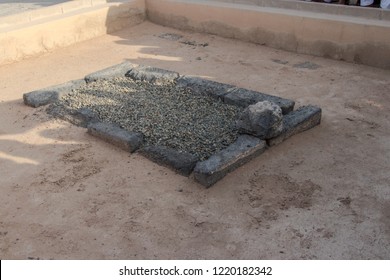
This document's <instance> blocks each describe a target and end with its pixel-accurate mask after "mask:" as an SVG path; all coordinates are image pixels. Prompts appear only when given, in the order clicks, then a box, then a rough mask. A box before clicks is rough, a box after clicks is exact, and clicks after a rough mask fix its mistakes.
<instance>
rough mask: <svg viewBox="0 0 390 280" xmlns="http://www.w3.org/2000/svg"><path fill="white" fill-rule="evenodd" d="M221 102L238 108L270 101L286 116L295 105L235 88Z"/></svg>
mask: <svg viewBox="0 0 390 280" xmlns="http://www.w3.org/2000/svg"><path fill="white" fill-rule="evenodd" d="M223 101H224V102H225V103H228V104H232V105H236V106H240V107H248V106H249V105H252V104H256V103H257V102H261V101H270V102H273V103H275V104H277V105H278V106H279V107H280V108H282V112H283V114H288V113H289V112H291V111H292V110H294V105H295V102H294V101H293V100H290V99H285V98H281V97H278V96H273V95H268V94H265V93H261V92H258V91H253V90H248V89H244V88H235V89H233V90H231V91H230V92H229V93H228V94H226V95H224V96H223Z"/></svg>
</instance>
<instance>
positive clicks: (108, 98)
mask: <svg viewBox="0 0 390 280" xmlns="http://www.w3.org/2000/svg"><path fill="white" fill-rule="evenodd" d="M56 105H57V106H69V107H71V108H73V109H81V108H89V109H90V110H92V111H93V112H95V113H96V114H97V116H98V117H99V118H100V120H101V121H104V122H110V123H116V124H118V125H119V126H120V127H122V128H124V129H126V130H129V131H135V132H141V133H143V134H144V136H145V142H146V144H147V145H162V146H167V147H170V148H173V149H176V150H178V151H183V152H188V153H191V154H193V155H195V156H198V157H199V158H200V160H205V159H207V158H208V157H210V156H211V155H212V154H214V153H215V152H216V151H219V150H221V149H223V148H226V147H227V146H228V145H230V144H231V143H233V142H234V141H235V140H236V139H237V137H238V132H237V129H236V125H235V122H236V120H237V119H238V118H239V114H240V113H241V111H242V108H239V107H236V106H233V105H228V104H224V103H222V102H221V101H217V100H215V99H213V98H211V97H209V96H205V95H201V94H197V93H193V92H191V91H190V90H189V89H187V88H178V87H176V86H175V84H163V85H155V84H151V83H148V82H141V81H133V80H132V79H130V78H126V77H117V78H112V79H110V80H98V81H96V82H92V83H89V84H87V85H85V86H83V87H81V88H79V89H77V90H73V92H71V93H68V94H66V95H64V96H62V98H61V99H60V101H58V102H57V104H56Z"/></svg>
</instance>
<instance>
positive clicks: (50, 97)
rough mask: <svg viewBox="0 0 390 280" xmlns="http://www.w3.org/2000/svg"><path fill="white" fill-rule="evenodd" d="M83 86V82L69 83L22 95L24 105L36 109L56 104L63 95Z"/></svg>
mask: <svg viewBox="0 0 390 280" xmlns="http://www.w3.org/2000/svg"><path fill="white" fill-rule="evenodd" d="M83 85H85V81H84V80H74V81H69V82H66V83H63V84H60V85H55V86H52V87H48V88H45V89H41V90H35V91H32V92H28V93H25V94H23V101H24V104H26V105H28V106H31V107H34V108H37V107H40V106H44V105H47V104H50V103H53V102H56V101H57V100H58V99H59V98H61V96H62V95H63V94H66V93H69V92H71V91H72V89H76V88H79V87H81V86H83Z"/></svg>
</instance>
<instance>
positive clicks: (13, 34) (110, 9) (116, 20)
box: [0, 0, 145, 65]
mask: <svg viewBox="0 0 390 280" xmlns="http://www.w3.org/2000/svg"><path fill="white" fill-rule="evenodd" d="M144 19H145V1H144V0H127V1H110V2H108V1H102V0H78V1H71V2H67V3H63V4H61V5H55V6H51V7H48V8H42V9H37V10H34V11H32V12H26V13H21V14H16V15H14V16H10V17H4V18H0V65H1V64H8V63H12V62H15V61H18V60H21V59H24V58H26V57H30V56H35V55H38V54H42V53H44V52H47V51H50V50H54V49H56V48H60V47H65V46H69V45H72V44H75V43H77V42H81V41H85V40H88V39H91V38H94V37H97V36H101V35H104V34H106V33H109V32H114V31H117V30H120V29H122V28H124V27H128V26H131V25H135V24H138V23H140V22H142V21H143V20H144Z"/></svg>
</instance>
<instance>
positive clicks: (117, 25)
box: [0, 0, 390, 69]
mask: <svg viewBox="0 0 390 280" xmlns="http://www.w3.org/2000/svg"><path fill="white" fill-rule="evenodd" d="M363 11H367V12H366V13H363V14H362V12H363ZM146 15H147V17H148V19H149V20H150V21H152V22H154V23H157V24H161V25H165V26H170V27H173V28H178V29H183V30H193V31H197V32H205V33H210V34H216V35H219V36H223V37H228V38H236V39H239V40H245V41H249V42H254V43H258V44H263V45H267V46H270V47H273V48H278V49H283V50H287V51H292V52H298V53H304V54H311V55H317V56H324V57H329V58H333V59H338V60H345V61H349V62H356V63H362V64H366V65H371V66H376V67H382V68H387V69H390V11H384V10H381V9H369V8H359V7H357V8H354V7H344V6H338V5H321V4H318V3H306V2H303V1H297V2H296V1H291V0H288V1H286V0H279V1H276V0H214V1H206V0H198V1H190V0H117V1H115V0H113V1H109V2H108V3H107V1H106V0H75V1H71V2H66V3H63V4H61V5H55V6H51V7H48V8H43V9H38V10H35V11H32V12H29V13H23V14H18V15H14V16H11V17H6V18H0V65H1V64H7V63H12V62H14V61H18V60H21V59H24V58H26V57H30V56H35V55H39V54H41V53H44V52H47V51H50V50H54V49H56V48H60V47H65V46H68V45H71V44H74V43H77V42H80V41H84V40H88V39H91V38H94V37H97V36H101V35H103V34H106V33H108V32H114V31H116V30H120V29H122V28H124V27H128V26H131V25H134V24H138V23H140V22H142V21H143V20H144V19H145V17H146Z"/></svg>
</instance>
